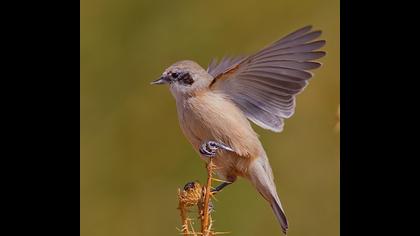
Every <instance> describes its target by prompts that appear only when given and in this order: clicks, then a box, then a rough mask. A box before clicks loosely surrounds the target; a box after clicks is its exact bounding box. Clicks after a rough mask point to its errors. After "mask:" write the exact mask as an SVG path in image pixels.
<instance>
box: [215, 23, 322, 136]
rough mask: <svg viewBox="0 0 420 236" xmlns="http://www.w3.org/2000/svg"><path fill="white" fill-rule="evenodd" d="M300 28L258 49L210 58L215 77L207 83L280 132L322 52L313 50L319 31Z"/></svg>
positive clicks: (317, 45)
mask: <svg viewBox="0 0 420 236" xmlns="http://www.w3.org/2000/svg"><path fill="white" fill-rule="evenodd" d="M311 29H312V27H311V26H306V27H304V28H301V29H299V30H297V31H295V32H293V33H291V34H289V35H287V36H285V37H283V38H281V39H280V40H278V41H276V42H274V43H273V44H271V45H269V46H267V47H266V48H264V49H262V50H260V51H259V52H257V53H255V54H253V55H250V56H247V57H236V58H225V59H223V60H221V61H220V62H219V63H218V64H217V63H216V62H215V61H214V60H213V62H212V63H211V64H210V66H209V68H208V69H207V71H208V73H209V74H211V75H212V76H213V77H214V80H213V81H212V83H211V85H210V87H211V89H212V90H213V91H215V92H221V93H224V94H226V95H227V96H228V97H229V98H230V99H232V101H233V102H234V103H235V104H236V105H237V106H238V107H239V108H240V109H241V110H242V111H243V112H244V114H245V115H246V116H247V117H248V119H250V120H251V121H253V122H254V123H255V124H257V125H259V126H261V127H262V128H265V129H269V130H272V131H274V132H281V131H282V129H283V119H285V118H289V117H291V116H292V115H293V113H294V110H295V96H296V94H298V93H300V92H301V91H302V90H303V89H304V88H305V86H306V85H307V84H308V80H309V79H310V78H311V77H312V74H311V73H310V72H308V71H309V70H312V69H316V68H318V67H320V65H321V64H320V63H318V62H313V61H312V60H316V59H319V58H321V57H323V56H324V55H325V52H322V51H315V50H318V49H320V48H321V47H322V46H324V45H325V41H324V40H318V41H313V40H315V39H316V38H318V37H319V36H320V35H321V31H311Z"/></svg>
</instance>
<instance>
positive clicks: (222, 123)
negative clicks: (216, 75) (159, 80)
mask: <svg viewBox="0 0 420 236" xmlns="http://www.w3.org/2000/svg"><path fill="white" fill-rule="evenodd" d="M177 110H178V115H179V121H180V126H181V129H182V131H183V133H184V135H185V136H186V137H187V139H188V140H189V141H190V143H191V144H192V145H193V146H194V148H195V149H196V151H198V149H199V147H200V145H201V144H202V143H203V142H205V141H208V140H214V141H217V142H222V143H224V144H227V145H229V146H230V147H232V148H233V149H234V150H235V152H236V154H237V155H238V156H242V157H257V156H259V154H260V153H261V151H262V146H261V143H260V141H259V139H258V136H257V134H256V133H255V132H254V130H253V129H252V127H251V125H250V123H249V121H248V120H247V118H246V117H245V115H244V114H243V113H242V112H241V111H240V110H239V109H238V108H237V107H236V106H235V104H234V103H232V102H231V101H230V100H229V99H228V98H227V97H225V96H224V95H223V94H218V93H214V92H212V91H205V92H202V93H199V94H197V95H196V96H193V97H189V98H186V99H184V100H183V101H177Z"/></svg>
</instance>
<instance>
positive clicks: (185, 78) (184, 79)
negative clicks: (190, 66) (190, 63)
mask: <svg viewBox="0 0 420 236" xmlns="http://www.w3.org/2000/svg"><path fill="white" fill-rule="evenodd" d="M171 76H172V78H173V79H174V81H177V82H180V83H182V84H185V85H191V84H193V83H194V79H193V78H192V77H191V75H190V73H188V72H180V73H177V72H172V73H171Z"/></svg>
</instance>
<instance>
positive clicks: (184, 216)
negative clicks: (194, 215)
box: [179, 204, 190, 236]
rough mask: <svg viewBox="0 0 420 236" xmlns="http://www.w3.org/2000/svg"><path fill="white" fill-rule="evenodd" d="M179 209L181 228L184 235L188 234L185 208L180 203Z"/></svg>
mask: <svg viewBox="0 0 420 236" xmlns="http://www.w3.org/2000/svg"><path fill="white" fill-rule="evenodd" d="M179 210H180V212H181V221H182V230H181V232H182V233H183V235H184V236H187V235H190V231H189V229H188V228H189V227H188V218H187V208H186V207H185V206H183V205H181V204H180V206H179Z"/></svg>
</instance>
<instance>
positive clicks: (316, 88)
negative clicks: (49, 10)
mask: <svg viewBox="0 0 420 236" xmlns="http://www.w3.org/2000/svg"><path fill="white" fill-rule="evenodd" d="M80 13H81V23H80V27H81V29H80V33H81V37H80V43H81V48H80V53H81V56H80V69H81V72H80V73H81V75H80V76H81V78H80V80H81V81H80V82H81V88H80V90H81V95H80V96H81V97H80V99H81V101H80V110H81V116H80V121H81V127H80V137H81V139H80V140H81V141H80V149H81V151H80V161H81V166H80V170H81V174H80V177H81V179H80V190H81V196H80V200H81V203H80V210H81V212H80V214H81V215H80V216H81V222H80V226H81V235H82V236H111V235H115V236H139V235H166V236H167V235H178V231H177V230H176V227H179V226H180V219H179V213H178V211H177V210H176V207H177V188H178V187H182V186H183V185H184V184H185V183H186V182H187V181H190V180H199V181H200V182H202V183H203V182H204V180H205V177H206V172H205V169H204V163H203V162H202V161H201V160H199V158H198V156H197V155H196V153H195V152H194V151H193V149H192V147H191V146H190V144H189V143H188V142H187V140H186V139H185V138H184V136H183V134H182V133H181V130H180V128H179V125H178V120H177V114H176V108H175V102H174V100H173V98H172V96H171V94H170V93H169V91H168V89H167V87H164V86H161V87H158V86H151V85H149V82H150V81H151V80H154V79H156V78H157V77H158V76H160V74H161V73H162V72H163V70H164V69H165V68H166V67H168V66H169V65H171V64H172V63H174V62H176V61H178V60H183V59H191V60H195V61H197V62H198V63H199V64H201V65H202V66H203V67H206V66H207V65H208V63H209V62H210V59H211V58H212V57H219V58H220V57H222V56H223V55H225V54H231V55H235V54H244V53H252V52H255V51H256V50H259V49H261V48H262V47H264V46H266V45H267V44H269V43H271V42H273V41H275V40H277V39H278V38H279V37H281V36H284V35H285V34H287V33H289V32H291V31H293V30H295V29H297V28H299V27H302V26H305V25H307V24H312V25H314V26H315V28H316V29H322V30H323V32H324V34H323V36H322V38H324V39H326V40H327V45H326V46H325V48H324V49H325V51H326V52H327V56H326V57H324V58H322V59H321V62H323V67H321V68H320V69H318V70H316V71H315V77H314V79H313V80H312V81H311V83H310V85H309V86H308V87H307V89H306V90H305V91H304V92H303V93H302V94H300V95H299V96H298V99H297V108H296V113H295V115H294V116H293V117H292V118H290V119H288V120H286V125H285V129H284V131H283V132H282V133H280V134H278V133H271V132H269V131H266V130H263V129H261V128H259V127H256V126H254V127H255V129H256V131H257V132H258V133H259V134H260V135H261V140H262V142H263V144H264V146H265V149H266V151H267V154H268V156H269V158H270V161H271V165H272V168H273V171H274V175H275V177H276V182H277V187H278V191H279V195H280V198H281V200H282V202H283V205H284V207H285V210H286V214H287V216H288V219H289V222H290V230H289V234H288V235H295V236H301V235H302V236H303V235H323V236H336V235H338V234H339V134H338V133H337V132H335V131H334V126H335V124H336V122H337V118H336V113H337V108H338V104H339V95H340V94H339V84H340V79H339V48H340V44H339V1H338V0H332V1H331V0H315V1H310V0H279V1H244V0H241V1H239V0H238V1H233V0H230V1H193V0H189V1H183V0H180V1H162V0H154V1H140V0H119V1H117V0H84V1H81V10H80ZM218 200H219V201H217V202H215V208H216V212H215V213H214V219H215V220H216V221H215V223H214V224H215V229H216V230H218V231H230V232H231V234H229V235H243V236H245V235H280V234H281V231H280V227H279V225H278V224H277V222H276V220H275V217H274V214H273V213H272V212H271V209H270V207H269V205H268V204H266V202H265V201H264V200H263V199H262V198H261V197H260V195H259V194H258V193H257V191H255V190H254V189H253V188H252V187H251V185H250V184H249V183H248V182H247V181H245V180H243V179H239V181H237V182H236V183H235V184H234V185H232V186H229V187H228V188H226V189H225V190H224V191H223V193H221V194H220V195H219V196H218Z"/></svg>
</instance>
